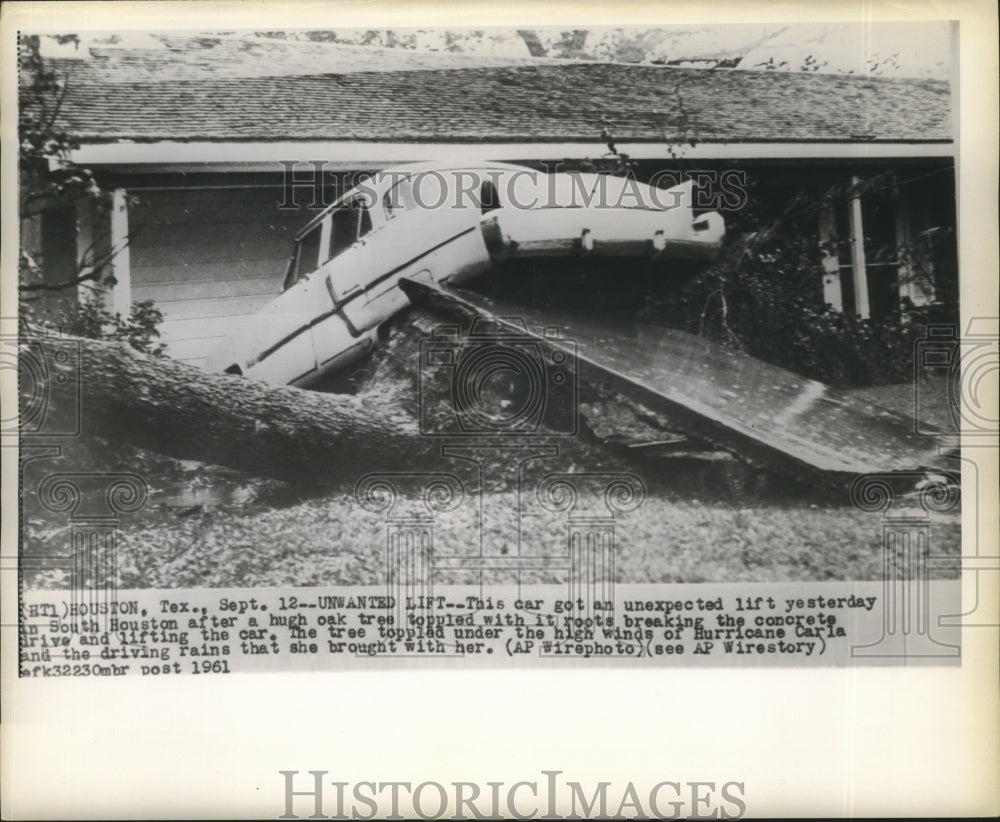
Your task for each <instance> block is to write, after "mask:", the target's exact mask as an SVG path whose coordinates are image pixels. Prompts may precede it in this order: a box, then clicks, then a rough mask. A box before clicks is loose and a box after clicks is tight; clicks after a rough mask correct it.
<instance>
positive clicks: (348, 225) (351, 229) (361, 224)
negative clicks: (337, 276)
mask: <svg viewBox="0 0 1000 822" xmlns="http://www.w3.org/2000/svg"><path fill="white" fill-rule="evenodd" d="M371 230H372V215H371V214H370V213H369V212H368V209H367V207H366V206H365V203H364V201H363V200H362V199H361V198H360V197H355V198H354V199H352V200H350V201H348V202H346V203H344V204H343V205H342V206H340V207H339V208H336V209H334V210H333V211H332V212H331V221H330V248H329V254H328V255H327V259H330V260H332V259H333V258H334V257H336V256H337V255H338V254H342V253H343V252H344V251H346V250H347V249H348V248H350V247H351V246H352V245H354V244H355V243H356V242H357V241H358V240H360V239H361V238H362V237H364V236H365V235H366V234H367V233H368V232H369V231H371Z"/></svg>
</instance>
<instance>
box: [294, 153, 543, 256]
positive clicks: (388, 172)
mask: <svg viewBox="0 0 1000 822" xmlns="http://www.w3.org/2000/svg"><path fill="white" fill-rule="evenodd" d="M483 169H498V170H500V171H511V172H513V171H535V172H537V173H539V174H542V173H544V172H541V171H538V170H537V169H533V168H530V167H528V166H520V165H515V164H513V163H500V162H485V163H484V162H478V163H477V162H470V163H458V162H455V161H447V160H436V161H435V160H431V161H425V162H421V163H404V164H402V165H397V166H388V167H387V168H381V169H378V170H376V171H374V172H372V173H371V176H372V177H375V178H376V182H375V183H374V184H373V185H372V188H373V189H375V190H376V191H379V192H381V189H382V187H383V186H386V185H388V183H390V182H393V181H394V179H395V177H394V175H395V176H398V175H400V174H404V173H406V174H422V173H425V172H429V171H479V170H483ZM380 175H385V177H386V179H385V180H384V181H378V179H377V178H378V177H379V176H380ZM358 188H359V187H358V186H353V187H352V188H350V189H348V190H347V191H345V192H344V193H343V194H342V195H341V196H339V197H338V198H337V199H336V200H334V202H333V203H332V204H331V205H329V206H327V207H326V208H324V209H323V210H322V211H321V212H320V213H319V214H317V215H316V216H315V217H313V218H312V219H311V220H310V221H309V222H308V223H306V224H305V225H304V226H303V227H302V228H301V229H299V231H298V232H297V233H296V235H295V240H296V242H297V241H299V240H301V239H302V237H304V236H305V235H306V234H308V233H309V232H310V231H312V230H313V229H314V228H315V227H316V226H317V225H318V224H319V223H320V222H322V221H323V219H324V218H325V217H326V215H327V214H329V213H330V212H331V211H334V210H335V209H337V208H339V207H340V206H341V205H343V203H344V202H345V201H346V200H347V199H349V198H350V197H351V196H352V195H353V194H354V193H355V192H357V191H358Z"/></svg>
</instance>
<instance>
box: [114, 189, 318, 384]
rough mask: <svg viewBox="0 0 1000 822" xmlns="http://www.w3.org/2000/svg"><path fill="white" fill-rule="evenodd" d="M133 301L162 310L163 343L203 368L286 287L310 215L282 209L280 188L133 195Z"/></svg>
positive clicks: (172, 353) (175, 354)
mask: <svg viewBox="0 0 1000 822" xmlns="http://www.w3.org/2000/svg"><path fill="white" fill-rule="evenodd" d="M133 194H134V195H135V196H136V197H137V198H138V202H136V203H133V205H132V206H131V207H130V209H129V232H130V234H131V235H132V240H131V244H130V273H129V280H130V283H131V295H132V300H134V301H139V300H153V301H154V302H155V304H156V307H157V308H159V309H160V311H162V312H163V316H164V320H163V323H162V324H161V326H160V332H161V335H162V337H161V341H162V342H164V343H166V345H167V354H168V355H170V356H171V357H174V358H175V359H178V360H181V361H184V362H188V363H190V364H192V365H197V366H201V365H202V364H203V363H204V360H205V357H206V356H207V355H208V353H209V352H210V351H211V349H212V348H213V347H214V346H215V345H217V344H218V343H219V341H220V340H221V339H222V338H224V337H225V336H227V335H229V334H230V333H231V332H232V330H233V329H234V328H235V327H236V326H237V325H238V324H240V323H242V322H245V320H246V318H247V317H248V316H251V315H253V314H254V313H256V312H257V311H258V310H259V309H260V308H261V307H263V306H264V304H265V303H267V302H268V301H269V300H270V299H272V298H273V297H274V296H275V295H277V294H278V293H279V292H280V290H281V283H282V279H283V277H284V272H285V263H286V261H287V259H288V255H289V252H290V250H291V247H292V239H293V237H294V236H295V233H296V231H298V229H299V228H300V227H301V226H302V224H303V223H304V222H305V221H306V220H307V219H308V217H309V212H308V211H306V210H296V209H279V208H278V207H277V204H278V203H279V202H280V199H281V195H282V190H281V188H280V187H275V186H250V187H246V186H238V185H233V186H232V187H213V188H203V189H199V188H176V189H175V188H165V189H155V188H154V189H142V190H136V191H133Z"/></svg>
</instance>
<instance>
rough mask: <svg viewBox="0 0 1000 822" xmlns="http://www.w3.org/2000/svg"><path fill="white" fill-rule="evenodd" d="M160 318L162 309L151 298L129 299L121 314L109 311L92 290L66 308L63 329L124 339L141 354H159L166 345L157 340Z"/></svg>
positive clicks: (89, 335) (90, 336)
mask: <svg viewBox="0 0 1000 822" xmlns="http://www.w3.org/2000/svg"><path fill="white" fill-rule="evenodd" d="M161 322H163V313H162V312H161V311H160V310H159V309H158V308H156V307H155V306H154V305H153V301H152V300H142V301H140V302H134V303H132V305H131V307H130V308H129V313H128V316H127V317H123V316H122V315H121V313H120V312H115V313H112V312H110V311H108V310H107V309H106V308H105V307H104V300H103V298H102V296H101V295H100V294H91V296H89V297H88V298H87V299H85V300H83V301H82V302H80V303H78V304H76V305H75V306H74V307H73V309H72V310H70V311H68V312H67V314H66V316H65V317H64V326H63V329H64V330H65V331H66V332H67V333H69V334H73V335H75V336H77V337H87V338H89V339H92V340H112V341H115V342H125V343H128V344H129V345H130V346H132V348H134V349H136V350H137V351H141V352H142V353H144V354H150V355H152V356H154V357H161V356H163V352H164V349H165V348H166V346H165V345H164V344H163V343H157V342H156V340H157V338H158V337H159V336H160V332H159V329H158V326H159V324H160V323H161Z"/></svg>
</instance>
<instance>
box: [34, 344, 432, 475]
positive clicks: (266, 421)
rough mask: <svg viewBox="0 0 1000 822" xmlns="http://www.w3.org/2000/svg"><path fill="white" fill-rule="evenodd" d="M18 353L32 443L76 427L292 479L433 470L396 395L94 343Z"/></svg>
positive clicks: (412, 412)
mask: <svg viewBox="0 0 1000 822" xmlns="http://www.w3.org/2000/svg"><path fill="white" fill-rule="evenodd" d="M20 357H21V368H20V376H21V379H20V381H19V382H20V390H19V393H20V399H21V410H22V417H21V419H22V427H21V436H22V440H23V441H28V440H29V438H30V439H31V440H34V438H38V439H39V440H42V439H44V438H46V437H47V436H51V435H52V434H53V433H57V434H58V433H63V434H65V432H72V431H79V433H80V434H81V435H83V436H99V437H104V438H106V439H109V440H112V441H117V442H127V443H129V444H131V445H134V446H138V447H140V448H144V449H148V450H151V451H156V452H158V453H161V454H165V455H167V456H170V457H175V458H178V459H191V460H199V461H202V462H211V463H216V464H219V465H225V466H229V467H232V468H237V469H240V470H243V471H247V472H250V473H253V474H257V475H260V476H271V477H277V478H279V479H285V480H293V481H301V480H303V479H309V480H334V481H335V480H337V479H340V478H343V477H345V476H347V477H357V476H358V475H359V474H360V473H365V472H366V471H371V470H386V469H393V470H396V471H400V470H404V471H405V470H407V469H410V468H422V469H424V470H426V468H427V465H428V462H429V461H431V460H433V459H434V457H435V452H436V451H437V448H436V443H435V442H434V441H433V438H426V437H421V436H420V433H419V430H418V425H417V416H416V409H415V408H412V409H407V408H406V407H405V405H406V402H405V398H398V397H397V398H394V397H393V396H392V395H384V394H381V393H379V394H359V395H349V394H321V393H317V392H313V391H304V390H301V389H298V388H291V387H274V386H270V385H266V384H264V383H260V382H255V381H252V380H248V379H246V378H244V377H240V376H233V375H228V374H207V373H205V372H203V371H201V370H200V369H197V368H195V367H193V366H189V365H185V364H184V363H180V362H176V361H174V360H170V359H165V358H160V357H151V356H148V355H145V354H142V353H140V352H137V351H135V350H134V349H132V348H130V347H129V346H128V345H126V344H124V343H113V342H100V341H96V340H89V339H78V338H67V337H60V338H44V339H40V340H39V339H36V340H33V341H31V342H29V343H26V344H23V345H22V346H21V349H20ZM26 410H27V411H29V412H30V413H26ZM74 426H75V427H74ZM52 441H56V440H54V439H53V440H52Z"/></svg>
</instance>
